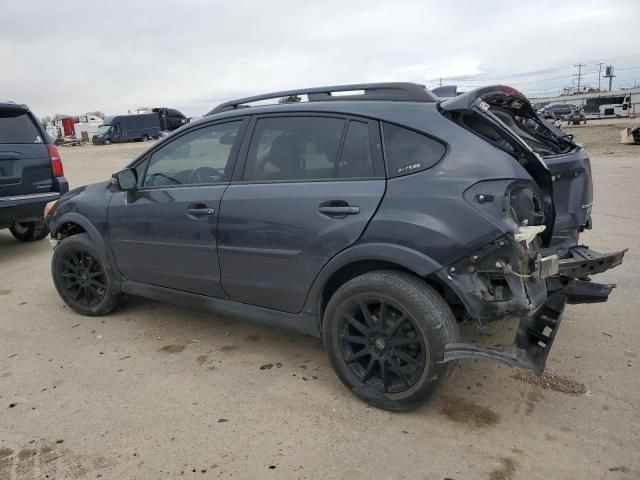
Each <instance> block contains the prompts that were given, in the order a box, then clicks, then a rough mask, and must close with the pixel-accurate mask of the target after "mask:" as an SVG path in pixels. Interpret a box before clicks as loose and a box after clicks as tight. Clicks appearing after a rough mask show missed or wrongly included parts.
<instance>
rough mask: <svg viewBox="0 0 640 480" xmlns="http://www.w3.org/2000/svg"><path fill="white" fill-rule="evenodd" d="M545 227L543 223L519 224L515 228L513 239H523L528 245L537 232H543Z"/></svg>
mask: <svg viewBox="0 0 640 480" xmlns="http://www.w3.org/2000/svg"><path fill="white" fill-rule="evenodd" d="M545 228H547V227H545V226H544V225H526V226H520V227H518V230H516V234H515V240H516V242H522V241H525V242H527V245H529V244H530V243H531V242H533V239H534V238H536V236H537V235H538V234H540V233H542V232H544V230H545Z"/></svg>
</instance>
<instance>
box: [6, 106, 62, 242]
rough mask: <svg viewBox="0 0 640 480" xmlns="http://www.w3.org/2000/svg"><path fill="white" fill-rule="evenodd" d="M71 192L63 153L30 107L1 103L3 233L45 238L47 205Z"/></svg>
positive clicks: (24, 239)
mask: <svg viewBox="0 0 640 480" xmlns="http://www.w3.org/2000/svg"><path fill="white" fill-rule="evenodd" d="M68 190H69V186H68V184H67V180H66V178H65V177H64V171H63V168H62V160H61V159H60V153H59V152H58V149H57V148H56V146H55V145H54V144H53V141H52V140H51V138H50V136H49V135H48V134H47V133H46V131H45V130H44V128H43V127H42V126H41V125H40V123H39V122H38V121H37V118H36V117H35V116H34V115H33V114H32V113H31V112H30V111H29V107H27V106H26V105H19V104H16V103H0V229H2V228H8V229H9V230H10V231H11V233H12V234H13V236H14V237H15V238H17V239H18V240H20V241H23V242H28V241H32V240H39V239H42V238H44V237H45V236H47V234H48V233H49V230H48V229H47V227H46V225H45V223H44V219H43V217H44V207H45V204H46V203H47V202H50V201H55V200H57V199H58V198H59V197H60V195H62V194H64V193H66V192H67V191H68Z"/></svg>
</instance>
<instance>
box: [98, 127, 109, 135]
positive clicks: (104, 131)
mask: <svg viewBox="0 0 640 480" xmlns="http://www.w3.org/2000/svg"><path fill="white" fill-rule="evenodd" d="M109 130H111V125H100V126H99V127H98V133H100V134H102V133H109Z"/></svg>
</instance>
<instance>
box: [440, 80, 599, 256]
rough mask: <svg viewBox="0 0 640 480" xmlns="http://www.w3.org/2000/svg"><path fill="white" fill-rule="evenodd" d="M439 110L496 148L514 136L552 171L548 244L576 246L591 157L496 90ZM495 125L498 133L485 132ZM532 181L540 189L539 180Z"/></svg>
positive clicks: (514, 97)
mask: <svg viewBox="0 0 640 480" xmlns="http://www.w3.org/2000/svg"><path fill="white" fill-rule="evenodd" d="M440 106H441V109H442V111H443V112H445V113H446V114H448V115H449V116H450V118H451V119H452V120H454V121H456V123H459V124H461V125H462V126H463V127H465V128H467V129H469V130H472V131H473V132H474V133H476V134H478V135H480V136H482V137H483V138H486V139H488V140H489V141H491V142H492V143H494V144H495V145H496V146H498V147H501V143H504V139H505V138H506V137H509V136H511V135H516V136H517V137H519V138H520V139H521V140H522V141H523V142H524V143H526V145H527V146H528V147H529V149H530V150H531V151H532V152H534V153H535V154H537V155H538V156H539V157H541V158H542V160H543V161H544V163H545V164H546V166H547V167H548V171H549V172H550V179H551V184H552V192H553V194H552V196H553V203H554V206H555V222H554V226H553V231H554V238H553V240H552V242H551V243H553V244H556V243H560V242H562V243H570V244H575V243H576V242H577V239H578V233H579V232H580V231H581V230H582V229H584V228H590V226H591V205H592V202H593V186H592V179H591V164H590V161H589V157H588V156H587V154H586V152H585V151H584V149H583V148H581V147H580V146H578V145H576V144H575V143H574V142H573V141H572V140H571V138H570V137H569V136H567V135H566V134H565V133H564V132H562V131H561V130H560V129H558V128H556V127H554V126H553V125H551V124H549V123H547V122H545V121H544V120H543V119H541V118H540V117H539V116H538V115H537V114H536V112H535V110H534V109H533V107H532V106H531V103H530V102H529V100H528V99H527V98H526V97H525V96H524V95H523V94H521V93H520V92H518V91H517V90H515V89H513V88H511V87H506V86H502V85H496V86H490V87H484V88H480V89H477V90H473V91H471V92H468V93H465V94H463V95H460V96H457V97H454V98H451V99H448V100H445V101H443V102H442V103H441V105H440ZM496 120H498V122H496ZM496 125H498V126H500V127H501V128H498V129H495V128H489V127H490V126H496ZM502 146H503V145H502ZM525 168H526V166H525ZM530 173H531V172H530ZM539 176H540V175H539ZM532 177H533V178H534V180H536V182H537V183H538V184H540V181H539V178H536V176H535V175H532ZM541 188H543V186H542V185H541Z"/></svg>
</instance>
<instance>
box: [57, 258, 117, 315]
mask: <svg viewBox="0 0 640 480" xmlns="http://www.w3.org/2000/svg"><path fill="white" fill-rule="evenodd" d="M61 277H62V280H63V284H62V288H63V289H65V290H66V292H67V293H68V294H69V296H70V297H71V299H73V300H74V301H75V302H77V303H78V304H80V305H83V306H86V307H94V306H96V305H98V304H99V303H100V302H102V300H103V299H104V297H105V295H106V292H107V277H106V275H105V273H104V270H103V268H102V265H100V262H98V260H97V259H96V258H95V257H93V256H92V255H91V254H89V253H87V252H85V251H84V250H75V251H70V252H68V253H67V254H66V255H65V256H64V257H63V258H62V272H61Z"/></svg>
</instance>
